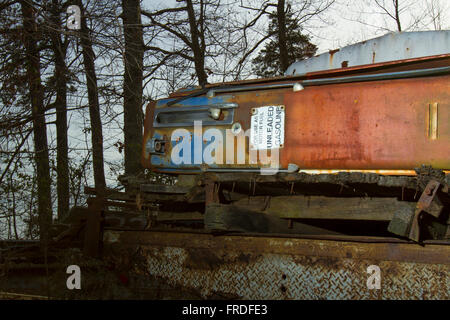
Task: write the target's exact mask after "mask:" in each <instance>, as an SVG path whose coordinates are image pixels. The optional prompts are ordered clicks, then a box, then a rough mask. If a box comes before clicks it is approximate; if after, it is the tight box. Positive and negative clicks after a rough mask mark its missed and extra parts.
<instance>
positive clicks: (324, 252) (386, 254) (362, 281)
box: [111, 233, 450, 300]
mask: <svg viewBox="0 0 450 320" xmlns="http://www.w3.org/2000/svg"><path fill="white" fill-rule="evenodd" d="M125 236H126V235H122V236H120V235H119V236H117V235H115V238H114V240H113V242H114V243H120V242H122V243H124V244H126V245H128V246H130V245H133V246H134V247H135V248H138V252H139V254H140V255H141V256H142V257H143V260H144V261H145V267H144V268H145V270H143V272H145V273H146V274H149V275H151V276H154V277H156V278H158V279H163V280H164V281H166V282H167V283H169V284H170V285H172V286H174V287H178V288H187V289H190V290H193V291H195V292H198V293H199V294H200V295H201V297H203V298H205V299H207V298H211V297H217V296H224V297H235V298H238V299H239V298H240V299H331V300H335V299H449V298H450V279H449V276H448V275H449V271H450V264H449V263H448V259H449V256H448V253H449V249H450V247H449V246H435V247H430V248H421V247H420V246H418V245H413V244H412V245H410V244H407V245H404V244H384V243H383V244H381V243H351V242H338V241H321V240H304V239H288V240H286V239H281V238H278V239H276V238H254V237H226V236H224V237H209V236H204V235H202V236H195V235H194V236H193V235H167V234H163V233H160V234H154V235H153V234H150V235H148V234H145V233H141V234H140V235H139V236H137V237H134V238H128V239H126V238H125ZM164 236H165V239H164V238H163V237H164ZM111 239H112V238H111ZM165 244H167V245H165ZM437 259H441V260H440V261H438V260H437ZM370 265H377V266H379V268H380V271H381V287H380V289H368V287H367V280H368V278H369V276H370V274H369V273H367V267H368V266H370Z"/></svg>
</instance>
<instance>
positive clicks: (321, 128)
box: [281, 76, 450, 169]
mask: <svg viewBox="0 0 450 320" xmlns="http://www.w3.org/2000/svg"><path fill="white" fill-rule="evenodd" d="M449 80H450V78H449V77H448V76H443V77H430V78H414V79H403V80H392V81H377V82H372V83H367V82H366V83H351V84H339V85H326V86H321V87H310V88H307V89H305V90H303V91H300V92H295V93H294V92H288V93H286V94H285V101H284V103H285V105H286V133H285V137H286V138H285V139H286V142H285V148H284V150H283V152H282V153H281V157H282V159H281V163H282V164H283V165H286V164H287V163H295V164H297V165H298V166H299V167H300V168H301V169H412V168H414V167H419V166H420V165H421V164H425V163H426V164H430V165H432V166H433V167H435V168H440V169H449V168H450V147H449V145H450V81H449ZM435 103H438V104H439V113H438V114H437V112H436V113H435V121H436V123H437V125H436V126H435V127H436V130H437V133H435V135H436V138H435V139H430V138H429V134H428V126H429V120H428V119H429V110H430V107H429V105H430V104H435Z"/></svg>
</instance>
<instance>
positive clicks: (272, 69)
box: [252, 4, 317, 78]
mask: <svg viewBox="0 0 450 320" xmlns="http://www.w3.org/2000/svg"><path fill="white" fill-rule="evenodd" d="M268 33H269V34H272V35H273V38H272V39H271V40H270V41H269V42H267V43H266V45H265V46H264V48H263V49H262V50H261V51H260V52H259V54H258V56H257V57H256V58H255V59H253V60H252V62H253V72H254V73H255V74H256V75H257V76H259V77H263V78H268V77H274V76H279V75H283V73H284V71H286V70H281V64H280V48H279V45H278V43H279V40H278V19H277V14H276V12H273V13H272V14H271V15H270V23H269V30H268ZM286 42H287V43H286V46H287V50H288V58H289V64H291V63H294V62H295V61H299V60H304V59H306V58H309V57H312V56H314V55H315V53H316V51H317V46H316V45H314V44H313V43H311V42H310V38H309V36H307V35H304V34H302V27H301V26H300V25H299V24H298V22H297V20H296V19H295V17H294V13H293V12H292V11H291V6H290V5H289V4H288V5H287V6H286Z"/></svg>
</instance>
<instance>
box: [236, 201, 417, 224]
mask: <svg viewBox="0 0 450 320" xmlns="http://www.w3.org/2000/svg"><path fill="white" fill-rule="evenodd" d="M233 205H235V206H236V207H240V208H246V209H249V210H256V211H262V212H264V213H267V214H271V215H275V216H277V217H280V218H290V219H346V220H378V221H390V220H392V218H393V217H394V214H395V212H398V211H401V210H405V209H409V208H413V207H414V206H415V203H411V202H406V201H398V200H397V199H396V198H338V197H325V196H278V197H270V198H269V197H265V196H256V197H248V198H244V199H241V200H238V201H236V202H234V203H233Z"/></svg>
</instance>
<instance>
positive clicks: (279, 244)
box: [104, 230, 450, 264]
mask: <svg viewBox="0 0 450 320" xmlns="http://www.w3.org/2000/svg"><path fill="white" fill-rule="evenodd" d="M104 242H105V244H112V243H120V244H121V245H125V246H126V245H151V246H159V247H180V248H190V249H208V250H212V251H214V250H236V249H239V250H241V251H243V252H244V251H245V252H254V253H259V254H266V253H267V254H294V255H306V256H318V257H333V258H354V259H377V260H383V261H405V262H416V263H434V264H450V245H445V244H426V245H423V246H422V245H418V244H414V243H389V242H387V241H386V242H384V243H373V242H370V239H368V242H369V243H364V242H352V241H351V238H350V237H349V240H347V241H337V240H331V239H330V240H320V239H300V238H282V237H279V238H277V237H266V236H264V237H262V236H261V237H254V236H239V235H221V236H217V235H212V234H205V233H182V232H153V231H113V230H106V231H105V234H104Z"/></svg>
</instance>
